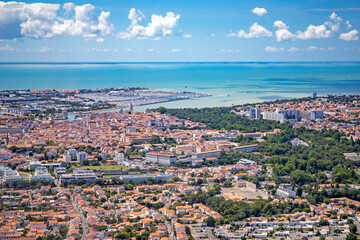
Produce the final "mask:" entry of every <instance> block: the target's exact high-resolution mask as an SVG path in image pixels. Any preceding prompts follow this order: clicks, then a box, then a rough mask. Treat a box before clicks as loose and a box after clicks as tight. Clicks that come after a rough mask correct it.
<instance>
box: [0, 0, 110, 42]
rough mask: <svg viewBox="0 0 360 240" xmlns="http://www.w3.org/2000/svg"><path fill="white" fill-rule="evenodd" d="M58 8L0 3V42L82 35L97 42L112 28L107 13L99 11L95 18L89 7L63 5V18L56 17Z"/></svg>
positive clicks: (31, 4)
mask: <svg viewBox="0 0 360 240" xmlns="http://www.w3.org/2000/svg"><path fill="white" fill-rule="evenodd" d="M60 7H61V5H60V4H46V3H30V4H27V3H22V2H7V3H6V2H0V39H16V38H33V39H41V38H54V37H57V36H82V37H84V38H86V39H95V40H96V39H102V38H103V37H104V36H106V35H109V34H111V32H112V31H113V29H114V27H113V24H112V23H111V21H110V12H104V11H102V12H101V13H100V16H99V17H97V16H96V13H95V7H94V6H93V5H91V4H85V5H82V6H75V4H73V3H65V4H64V5H63V6H62V7H63V9H64V10H65V12H66V14H67V15H66V16H61V15H58V10H59V9H60Z"/></svg>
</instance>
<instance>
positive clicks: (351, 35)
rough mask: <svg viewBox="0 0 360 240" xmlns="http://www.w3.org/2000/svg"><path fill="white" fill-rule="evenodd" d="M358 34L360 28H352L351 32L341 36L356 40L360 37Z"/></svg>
mask: <svg viewBox="0 0 360 240" xmlns="http://www.w3.org/2000/svg"><path fill="white" fill-rule="evenodd" d="M358 34H359V32H358V30H351V31H350V32H347V33H342V34H340V36H339V38H340V39H342V40H345V41H355V40H358V39H359V37H358Z"/></svg>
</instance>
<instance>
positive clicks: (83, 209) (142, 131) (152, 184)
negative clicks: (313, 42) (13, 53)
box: [0, 90, 360, 240]
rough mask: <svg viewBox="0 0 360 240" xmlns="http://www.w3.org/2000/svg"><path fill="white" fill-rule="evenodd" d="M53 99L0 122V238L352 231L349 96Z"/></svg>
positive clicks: (359, 212) (342, 235)
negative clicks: (226, 101) (211, 100)
mask: <svg viewBox="0 0 360 240" xmlns="http://www.w3.org/2000/svg"><path fill="white" fill-rule="evenodd" d="M32 92H34V91H32ZM55 92H59V91H58V90H56V91H55ZM11 94H14V93H11ZM42 94H43V93H42ZM52 94H53V92H52ZM67 94H69V93H67ZM91 95H92V93H91ZM8 97H10V98H11V97H13V96H8ZM4 104H7V103H4ZM138 104H139V103H138ZM85 105H87V104H86V102H85V103H79V105H77V107H78V108H82V107H83V106H85ZM11 107H14V108H18V106H7V109H10V108H11ZM53 107H54V106H53V105H50V106H49V107H48V108H45V109H44V110H43V111H42V112H43V114H42V116H41V117H39V115H36V114H38V113H37V112H31V111H30V112H21V111H17V112H16V114H14V116H3V117H1V119H0V125H1V128H0V141H1V148H0V151H1V152H0V159H1V166H0V177H1V185H2V188H1V191H0V194H1V205H0V208H1V213H0V219H1V226H0V227H1V229H0V239H136V240H145V239H150V240H175V239H177V240H188V239H196V240H199V239H211V240H214V239H357V237H358V234H359V232H360V225H359V224H360V223H359V222H360V189H359V188H360V175H359V172H358V171H359V167H360V164H359V160H360V155H359V152H360V131H359V130H360V128H359V112H360V96H359V95H351V96H322V97H320V96H317V94H316V93H312V94H311V96H310V97H308V98H302V99H290V100H277V101H273V102H264V103H259V104H246V105H242V106H234V107H218V108H201V109H198V108H193V109H191V108H189V109H167V108H163V107H160V108H158V109H153V110H150V109H148V110H146V111H141V112H136V111H134V110H133V105H132V104H130V106H129V108H127V109H123V108H121V109H120V110H113V111H111V112H98V111H89V109H88V111H84V112H82V114H79V115H78V116H77V118H76V119H75V120H71V121H68V120H63V119H56V118H55V116H56V114H58V113H59V112H62V111H65V110H66V109H67V108H68V106H62V107H61V106H60V105H58V106H56V107H57V109H56V110H57V111H56V112H52V111H47V109H50V108H53ZM58 110H60V111H58ZM9 113H14V111H7V114H9Z"/></svg>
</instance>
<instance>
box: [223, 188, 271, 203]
mask: <svg viewBox="0 0 360 240" xmlns="http://www.w3.org/2000/svg"><path fill="white" fill-rule="evenodd" d="M221 195H222V196H223V197H224V198H225V199H229V200H242V199H245V198H246V199H257V198H259V196H260V197H262V198H268V197H269V194H267V193H265V192H263V191H260V190H251V189H247V188H238V187H232V188H221Z"/></svg>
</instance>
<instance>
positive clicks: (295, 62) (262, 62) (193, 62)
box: [0, 61, 360, 65]
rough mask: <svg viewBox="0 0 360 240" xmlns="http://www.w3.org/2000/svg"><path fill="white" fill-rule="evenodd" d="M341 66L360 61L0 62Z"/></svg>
mask: <svg viewBox="0 0 360 240" xmlns="http://www.w3.org/2000/svg"><path fill="white" fill-rule="evenodd" d="M319 63H323V64H341V63H355V64H360V61H209V62H201V61H189V62H184V61H175V62H156V61H154V62H86V61H84V62H43V61H41V62H0V65H7V64H10V65H20V64H29V65H30V64H39V65H42V64H43V65H45V64H60V65H67V64H69V65H70V64H319Z"/></svg>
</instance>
